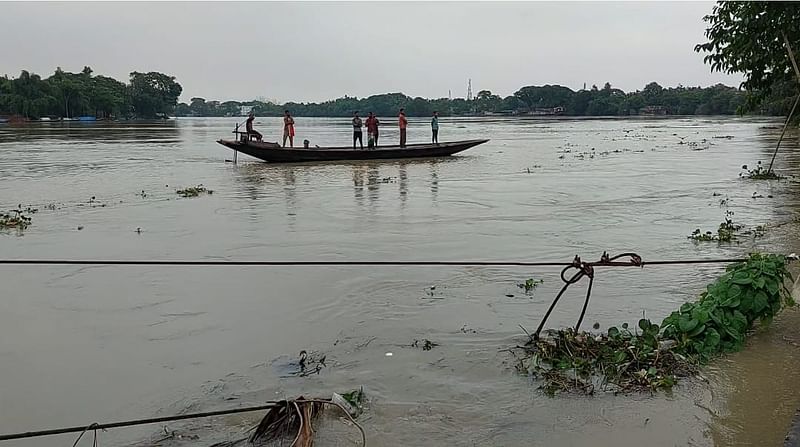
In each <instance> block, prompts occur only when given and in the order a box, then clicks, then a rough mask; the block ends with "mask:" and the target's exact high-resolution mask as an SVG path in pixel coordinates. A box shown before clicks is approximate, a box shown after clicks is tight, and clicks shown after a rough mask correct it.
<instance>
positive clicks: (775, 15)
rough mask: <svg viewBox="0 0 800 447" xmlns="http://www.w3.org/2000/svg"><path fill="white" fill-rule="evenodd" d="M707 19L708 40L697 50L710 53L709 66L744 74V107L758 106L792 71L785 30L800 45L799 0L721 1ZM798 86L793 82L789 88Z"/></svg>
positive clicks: (787, 35) (714, 68)
mask: <svg viewBox="0 0 800 447" xmlns="http://www.w3.org/2000/svg"><path fill="white" fill-rule="evenodd" d="M703 20H704V21H706V22H707V23H708V25H709V27H708V29H707V30H706V38H707V39H708V41H707V42H705V43H701V44H698V45H697V46H695V51H697V52H701V53H707V54H706V56H705V58H704V60H705V62H706V63H708V64H710V65H711V71H720V72H725V73H743V74H744V78H745V81H744V82H743V83H742V87H743V88H744V89H746V90H747V91H748V92H749V95H748V100H747V102H746V103H745V107H746V109H748V110H754V109H756V108H758V107H759V106H760V105H761V104H762V102H764V101H765V100H766V99H767V98H769V97H770V95H771V94H772V92H773V89H774V88H776V86H779V85H785V84H784V83H785V82H786V81H789V80H792V78H793V77H794V71H793V69H792V67H791V62H790V60H789V57H788V53H787V51H786V47H785V44H784V36H785V37H786V39H788V41H789V43H790V45H792V47H793V49H794V50H796V49H797V48H798V46H800V4H798V3H794V2H741V1H719V2H718V3H717V4H716V5H715V6H714V8H713V9H712V13H711V14H709V15H707V16H705V17H704V18H703ZM797 91H798V89H797V83H796V82H795V89H794V90H793V91H792V92H791V94H792V95H797Z"/></svg>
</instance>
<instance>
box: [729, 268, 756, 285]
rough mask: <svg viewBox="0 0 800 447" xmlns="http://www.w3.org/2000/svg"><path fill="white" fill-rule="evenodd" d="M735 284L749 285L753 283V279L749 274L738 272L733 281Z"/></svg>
mask: <svg viewBox="0 0 800 447" xmlns="http://www.w3.org/2000/svg"><path fill="white" fill-rule="evenodd" d="M732 281H733V283H734V284H740V285H747V284H750V283H752V282H753V279H752V278H751V277H750V275H749V274H748V273H747V272H743V271H738V272H736V273H734V274H733V279H732Z"/></svg>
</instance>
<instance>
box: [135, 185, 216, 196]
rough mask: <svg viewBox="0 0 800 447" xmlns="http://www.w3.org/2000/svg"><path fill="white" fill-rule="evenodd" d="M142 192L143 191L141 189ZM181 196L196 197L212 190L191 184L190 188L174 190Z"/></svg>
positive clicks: (210, 192) (211, 192)
mask: <svg viewBox="0 0 800 447" xmlns="http://www.w3.org/2000/svg"><path fill="white" fill-rule="evenodd" d="M142 192H144V191H142ZM175 192H176V193H177V194H178V195H179V196H181V197H197V196H199V195H200V194H213V193H214V191H213V190H210V189H206V187H205V186H203V184H202V183H201V184H199V185H197V186H193V187H191V188H185V189H179V190H177V191H175Z"/></svg>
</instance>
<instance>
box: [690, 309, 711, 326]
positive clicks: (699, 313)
mask: <svg viewBox="0 0 800 447" xmlns="http://www.w3.org/2000/svg"><path fill="white" fill-rule="evenodd" d="M692 318H694V319H695V320H697V321H699V322H700V323H705V322H707V321H708V320H709V316H708V311H707V310H705V309H702V308H695V309H694V310H693V311H692Z"/></svg>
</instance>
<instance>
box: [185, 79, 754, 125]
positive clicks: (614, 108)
mask: <svg viewBox="0 0 800 447" xmlns="http://www.w3.org/2000/svg"><path fill="white" fill-rule="evenodd" d="M745 100H746V98H745V94H744V92H742V91H740V90H738V89H736V88H733V87H728V86H725V85H722V84H717V85H714V86H711V87H707V88H701V87H683V86H678V87H674V88H663V87H661V86H660V85H658V83H656V82H651V83H649V84H647V85H646V86H645V87H644V89H642V90H641V91H638V90H637V91H635V92H630V93H626V92H623V91H622V90H619V89H616V88H612V87H611V84H609V83H606V84H605V85H604V86H603V88H597V86H592V88H591V89H583V90H578V91H574V90H572V89H570V88H568V87H563V86H560V85H544V86H527V87H522V88H521V89H519V90H518V91H517V92H516V93H514V94H513V95H510V96H507V97H505V98H503V97H500V96H498V95H495V94H493V93H492V92H491V91H489V90H482V91H480V92H478V94H477V96H476V97H475V98H474V99H472V100H466V99H463V98H455V99H448V98H439V99H426V98H420V97H416V98H412V97H410V96H406V95H404V94H402V93H387V94H382V95H374V96H370V97H367V98H362V99H359V98H356V97H351V96H344V97H342V98H338V99H335V100H331V101H325V102H321V103H296V102H288V103H285V104H274V103H272V102H268V101H244V102H239V101H225V102H220V101H207V100H206V99H205V98H201V97H195V98H192V99H191V101H190V102H189V103H180V104H178V106H177V107H176V109H175V114H176V116H239V115H241V114H243V113H242V108H243V107H244V110H245V111H246V110H248V109H249V108H251V107H252V110H253V112H254V113H256V114H257V115H259V116H280V115H282V114H283V112H284V110H290V111H291V112H292V114H294V115H297V116H320V117H322V116H332V117H334V116H335V117H338V116H350V115H352V114H353V112H354V111H360V112H361V113H367V112H375V113H376V114H377V115H379V116H393V115H396V114H397V111H398V110H399V109H400V108H401V107H403V108H405V111H406V114H407V115H409V116H429V115H431V114H432V113H433V112H434V111H438V112H439V114H440V115H444V116H448V115H450V116H453V115H492V114H504V115H517V114H544V115H547V114H563V115H567V116H626V115H640V114H669V115H733V114H736V113H737V112H738V111H739V110H740V107H741V106H742V105H743V104H744V103H745Z"/></svg>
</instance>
